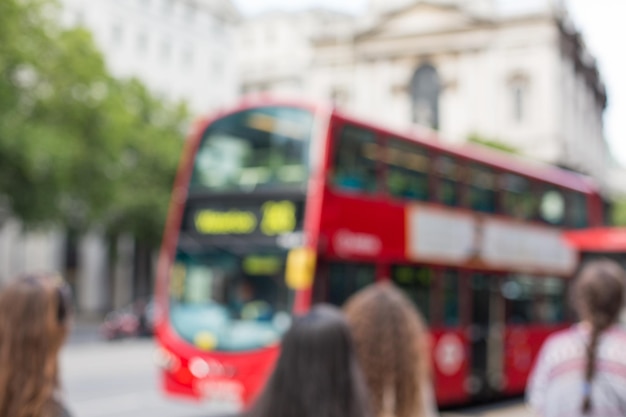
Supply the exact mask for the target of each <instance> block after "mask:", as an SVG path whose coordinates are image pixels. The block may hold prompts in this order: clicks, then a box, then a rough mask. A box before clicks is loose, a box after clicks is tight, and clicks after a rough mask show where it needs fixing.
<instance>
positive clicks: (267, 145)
mask: <svg viewBox="0 0 626 417" xmlns="http://www.w3.org/2000/svg"><path fill="white" fill-rule="evenodd" d="M312 126H313V114H312V113H311V112H309V111H307V110H303V109H299V108H291V107H262V108H258V109H251V110H244V111H241V112H238V113H234V114H231V115H229V116H226V117H224V118H222V119H218V120H217V121H215V122H214V123H213V124H211V125H210V126H209V127H208V128H207V130H206V132H205V134H204V137H203V138H202V141H201V142H200V145H199V147H198V152H197V155H196V159H195V161H194V170H193V175H192V178H191V188H196V189H209V190H215V191H222V190H223V191H232V190H239V191H251V190H254V189H257V188H276V187H281V186H286V185H303V184H305V183H306V178H307V175H308V168H309V161H308V159H309V155H308V150H309V143H310V137H311V131H312Z"/></svg>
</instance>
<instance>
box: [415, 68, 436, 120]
mask: <svg viewBox="0 0 626 417" xmlns="http://www.w3.org/2000/svg"><path fill="white" fill-rule="evenodd" d="M440 91H441V85H440V82H439V75H437V70H436V69H435V68H434V67H433V66H432V65H430V64H424V65H422V66H421V67H419V68H418V69H417V71H415V74H413V79H412V80H411V102H412V105H413V121H414V122H415V123H419V124H421V125H424V126H427V127H430V128H432V129H439V93H440Z"/></svg>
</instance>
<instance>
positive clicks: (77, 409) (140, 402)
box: [61, 336, 530, 417]
mask: <svg viewBox="0 0 626 417" xmlns="http://www.w3.org/2000/svg"><path fill="white" fill-rule="evenodd" d="M76 340H78V341H79V342H76ZM154 350H155V348H154V344H153V342H152V341H151V340H127V341H120V342H103V341H98V340H97V339H96V338H95V337H92V338H90V337H86V336H85V337H82V338H78V339H76V338H75V340H74V341H73V342H72V343H70V344H69V345H68V346H66V347H65V348H64V350H63V352H62V356H61V378H62V382H63V387H64V394H65V398H66V402H67V404H68V408H70V411H71V412H72V413H73V414H74V416H75V417H209V416H211V415H212V414H216V413H220V412H221V413H223V412H224V410H223V409H220V410H216V409H215V408H211V407H209V406H207V405H202V404H195V403H190V402H186V401H181V400H173V399H169V398H166V397H165V396H164V395H163V394H162V393H161V392H159V390H158V387H157V385H156V381H157V371H156V369H155V366H154V364H153V354H154ZM466 416H473V417H495V416H498V417H530V416H529V414H528V413H527V412H526V411H525V409H524V407H523V406H522V405H521V404H520V403H519V401H517V402H516V401H513V402H511V401H509V402H505V403H501V404H497V405H491V406H488V407H481V408H472V409H462V410H454V411H449V412H445V413H442V417H466Z"/></svg>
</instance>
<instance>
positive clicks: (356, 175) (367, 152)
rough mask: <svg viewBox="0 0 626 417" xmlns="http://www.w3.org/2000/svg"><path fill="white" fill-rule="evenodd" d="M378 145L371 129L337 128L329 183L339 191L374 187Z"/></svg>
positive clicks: (370, 190)
mask: <svg viewBox="0 0 626 417" xmlns="http://www.w3.org/2000/svg"><path fill="white" fill-rule="evenodd" d="M377 154H378V147H377V144H376V136H375V134H374V132H372V131H370V130H367V129H362V128H358V127H355V126H345V127H343V128H342V129H341V131H340V134H339V137H338V138H337V141H336V144H335V158H334V176H333V184H334V185H335V187H337V188H340V189H342V190H354V191H364V192H369V193H373V192H375V191H376V189H377V186H376V184H377V180H376V171H377V170H376V165H377Z"/></svg>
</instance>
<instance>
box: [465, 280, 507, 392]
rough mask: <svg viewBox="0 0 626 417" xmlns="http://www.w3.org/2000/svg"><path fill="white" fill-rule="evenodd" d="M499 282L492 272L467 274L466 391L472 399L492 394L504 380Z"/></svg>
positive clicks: (502, 310)
mask: <svg viewBox="0 0 626 417" xmlns="http://www.w3.org/2000/svg"><path fill="white" fill-rule="evenodd" d="M499 281H500V277H499V276H497V275H493V274H486V273H473V274H472V275H471V306H472V313H471V316H470V317H471V323H470V326H469V334H468V337H469V341H470V349H471V366H470V369H471V374H470V376H469V378H468V381H467V390H468V392H469V394H470V395H471V396H472V397H473V398H475V399H485V398H489V397H492V396H494V395H495V394H497V393H498V392H499V391H500V390H501V387H502V383H503V381H504V378H503V377H504V375H503V372H504V352H503V347H504V303H503V299H502V297H501V295H500V291H499Z"/></svg>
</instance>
